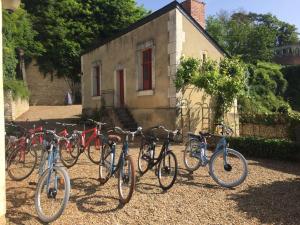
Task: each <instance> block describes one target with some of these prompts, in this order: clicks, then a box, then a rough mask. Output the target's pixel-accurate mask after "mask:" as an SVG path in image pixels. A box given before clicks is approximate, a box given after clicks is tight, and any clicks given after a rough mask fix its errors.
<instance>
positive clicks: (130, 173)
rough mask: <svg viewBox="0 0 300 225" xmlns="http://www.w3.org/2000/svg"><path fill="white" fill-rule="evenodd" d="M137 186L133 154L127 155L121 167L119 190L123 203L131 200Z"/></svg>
mask: <svg viewBox="0 0 300 225" xmlns="http://www.w3.org/2000/svg"><path fill="white" fill-rule="evenodd" d="M134 187H135V169H134V164H133V160H132V158H131V156H129V155H128V156H126V157H125V160H124V162H122V163H121V165H120V168H119V177H118V192H119V200H120V203H121V204H126V203H128V202H129V201H130V199H131V197H132V194H133V190H134Z"/></svg>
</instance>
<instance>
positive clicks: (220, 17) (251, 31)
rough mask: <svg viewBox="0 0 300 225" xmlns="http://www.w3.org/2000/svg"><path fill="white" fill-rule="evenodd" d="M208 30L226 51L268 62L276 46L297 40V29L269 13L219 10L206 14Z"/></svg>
mask: <svg viewBox="0 0 300 225" xmlns="http://www.w3.org/2000/svg"><path fill="white" fill-rule="evenodd" d="M207 31H208V32H209V33H210V34H211V35H212V36H213V37H214V38H215V39H216V40H217V41H218V43H219V44H220V45H221V46H222V47H224V48H225V49H226V50H227V51H228V52H229V53H231V54H232V55H239V56H241V58H242V59H243V60H244V61H246V62H252V63H253V62H256V61H271V60H272V58H273V56H274V48H275V47H276V46H283V45H286V44H294V43H297V42H298V41H299V39H298V35H297V28H296V27H295V26H294V25H291V24H288V23H286V22H283V21H280V20H279V19H278V18H277V17H276V16H274V15H272V14H256V13H246V12H243V11H240V12H236V13H233V14H231V15H230V14H229V13H227V12H226V11H222V12H220V13H219V14H217V15H216V16H210V17H208V19H207Z"/></svg>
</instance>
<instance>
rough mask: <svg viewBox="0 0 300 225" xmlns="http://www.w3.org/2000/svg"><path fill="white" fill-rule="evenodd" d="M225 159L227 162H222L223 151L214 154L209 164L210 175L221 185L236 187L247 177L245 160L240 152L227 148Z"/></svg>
mask: <svg viewBox="0 0 300 225" xmlns="http://www.w3.org/2000/svg"><path fill="white" fill-rule="evenodd" d="M226 161H227V164H225V162H224V152H223V151H219V152H217V153H216V154H214V155H213V156H212V158H211V159H210V164H209V172H210V175H211V177H212V178H213V179H214V181H215V182H216V183H218V184H219V185H221V186H222V187H227V188H232V187H236V186H238V185H240V184H241V183H243V182H244V181H245V179H246V177H247V174H248V165H247V161H246V159H245V158H244V156H243V155H242V154H241V153H239V152H237V151H235V150H233V149H229V148H227V156H226Z"/></svg>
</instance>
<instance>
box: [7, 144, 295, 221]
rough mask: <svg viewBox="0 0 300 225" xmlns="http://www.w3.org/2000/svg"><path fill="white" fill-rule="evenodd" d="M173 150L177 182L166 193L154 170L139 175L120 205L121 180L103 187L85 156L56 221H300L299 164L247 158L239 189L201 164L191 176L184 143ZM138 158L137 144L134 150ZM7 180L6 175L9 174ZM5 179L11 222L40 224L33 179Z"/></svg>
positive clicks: (73, 169) (132, 150)
mask: <svg viewBox="0 0 300 225" xmlns="http://www.w3.org/2000/svg"><path fill="white" fill-rule="evenodd" d="M173 149H174V150H175V153H176V155H177V157H178V161H179V176H178V180H177V182H176V183H175V185H174V186H173V188H172V189H171V190H169V191H168V192H166V193H164V192H162V190H161V189H160V188H159V185H158V180H157V178H156V177H155V175H154V173H153V171H149V172H148V173H147V174H145V175H144V176H143V177H141V178H140V179H139V180H138V182H137V186H136V190H135V192H134V194H133V198H132V199H131V201H130V202H129V204H127V205H126V206H124V207H121V206H120V205H119V201H118V191H117V186H116V185H117V179H116V178H112V179H111V180H109V181H108V183H107V184H105V185H104V186H100V185H99V182H98V181H97V178H98V166H96V165H94V164H92V163H91V162H89V161H88V159H87V157H86V156H85V154H82V155H81V156H80V159H79V160H78V163H77V165H75V166H74V167H73V168H71V169H70V170H69V174H70V176H71V179H72V181H71V182H72V192H71V198H70V202H69V204H68V206H67V209H66V210H65V212H64V214H63V215H62V216H61V217H60V218H59V219H58V220H57V221H55V222H54V223H53V224H58V225H69V224H76V225H81V224H185V225H186V224H226V225H227V224H239V225H240V224H251V225H252V224H284V225H286V224H300V177H299V175H300V165H299V164H293V163H288V162H279V161H268V160H255V159H253V160H249V161H248V163H249V171H250V173H249V176H248V179H247V180H246V182H245V183H244V184H243V185H241V186H240V187H238V188H236V189H233V190H230V189H224V188H221V187H219V186H218V185H216V184H215V183H214V181H213V180H212V179H211V178H210V176H209V175H208V170H207V168H200V169H199V170H198V171H197V172H195V173H194V174H193V175H189V174H188V173H187V171H186V170H184V166H183V161H182V150H183V147H182V146H174V147H173ZM131 153H132V155H134V159H135V162H137V161H136V160H137V153H138V149H137V148H132V149H131ZM7 179H8V178H7ZM35 179H36V177H35V175H32V176H31V177H29V178H28V179H27V180H25V181H23V182H19V183H18V182H13V181H10V180H7V218H8V224H40V222H39V220H38V218H37V216H36V213H35V209H34V202H33V199H34V190H35V186H30V185H29V184H28V183H29V181H35Z"/></svg>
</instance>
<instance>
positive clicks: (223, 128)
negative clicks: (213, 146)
mask: <svg viewBox="0 0 300 225" xmlns="http://www.w3.org/2000/svg"><path fill="white" fill-rule="evenodd" d="M215 125H216V126H217V127H218V126H219V127H221V128H222V135H224V133H226V134H230V133H231V134H233V133H234V131H233V129H232V128H231V127H229V126H227V125H225V124H224V123H216V124H215Z"/></svg>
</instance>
